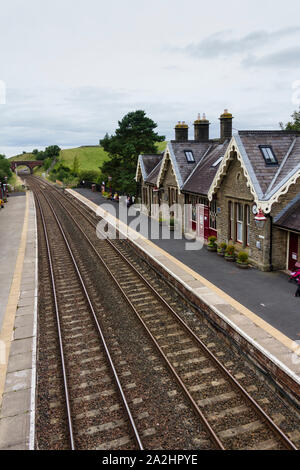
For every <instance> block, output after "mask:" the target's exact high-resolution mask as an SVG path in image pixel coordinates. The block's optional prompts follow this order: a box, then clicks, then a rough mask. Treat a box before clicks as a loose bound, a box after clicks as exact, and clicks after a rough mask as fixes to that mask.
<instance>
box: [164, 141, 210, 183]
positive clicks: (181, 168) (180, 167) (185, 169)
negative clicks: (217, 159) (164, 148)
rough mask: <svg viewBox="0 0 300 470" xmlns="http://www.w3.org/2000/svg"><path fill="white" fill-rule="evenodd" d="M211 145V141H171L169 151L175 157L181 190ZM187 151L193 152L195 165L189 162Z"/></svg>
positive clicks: (174, 161)
mask: <svg viewBox="0 0 300 470" xmlns="http://www.w3.org/2000/svg"><path fill="white" fill-rule="evenodd" d="M211 145H212V142H211V141H208V142H195V141H194V140H188V141H186V142H176V141H175V140H171V141H170V142H169V144H168V149H169V151H170V153H171V154H172V157H173V163H174V164H175V171H176V175H177V179H178V182H179V185H180V188H182V186H183V184H184V182H185V181H186V180H187V178H188V176H189V175H190V174H191V173H192V171H193V170H194V169H195V168H196V166H197V164H198V163H199V161H200V160H201V159H202V158H203V156H204V155H205V153H206V152H207V150H208V149H209V148H210V146H211ZM185 150H191V151H192V152H193V155H194V159H195V163H188V162H187V159H186V156H185V153H184V152H185Z"/></svg>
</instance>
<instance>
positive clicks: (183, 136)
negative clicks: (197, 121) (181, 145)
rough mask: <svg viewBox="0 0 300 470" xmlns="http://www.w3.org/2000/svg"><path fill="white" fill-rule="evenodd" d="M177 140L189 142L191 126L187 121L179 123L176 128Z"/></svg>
mask: <svg viewBox="0 0 300 470" xmlns="http://www.w3.org/2000/svg"><path fill="white" fill-rule="evenodd" d="M175 140H176V142H186V141H187V140H189V126H188V125H187V124H186V123H185V121H182V122H180V121H178V124H176V126H175Z"/></svg>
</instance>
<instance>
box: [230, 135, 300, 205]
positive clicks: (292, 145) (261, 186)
mask: <svg viewBox="0 0 300 470" xmlns="http://www.w3.org/2000/svg"><path fill="white" fill-rule="evenodd" d="M235 139H236V141H237V144H238V146H239V149H240V150H242V154H243V157H244V162H245V164H246V166H247V165H248V166H250V167H249V170H250V171H249V174H250V175H251V176H252V179H253V183H254V186H255V189H256V192H257V194H258V196H259V198H260V199H261V200H263V199H264V200H268V199H269V198H270V197H271V196H272V194H274V193H275V192H276V191H277V190H278V189H279V188H280V186H282V185H283V184H284V183H285V181H286V180H287V179H289V178H290V177H291V175H292V174H293V173H294V172H295V171H297V170H298V169H299V168H300V132H292V131H239V132H238V134H237V135H236V136H235ZM260 145H269V146H271V147H272V149H273V151H274V154H275V156H276V158H277V160H278V165H274V166H273V165H266V162H265V160H264V157H263V155H262V153H261V150H260V147H259V146H260Z"/></svg>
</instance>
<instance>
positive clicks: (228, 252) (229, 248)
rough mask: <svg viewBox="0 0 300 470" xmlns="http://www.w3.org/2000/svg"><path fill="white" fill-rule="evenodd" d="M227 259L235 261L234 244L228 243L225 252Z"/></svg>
mask: <svg viewBox="0 0 300 470" xmlns="http://www.w3.org/2000/svg"><path fill="white" fill-rule="evenodd" d="M225 259H226V261H234V260H235V253H234V246H233V245H228V246H227V248H226V252H225Z"/></svg>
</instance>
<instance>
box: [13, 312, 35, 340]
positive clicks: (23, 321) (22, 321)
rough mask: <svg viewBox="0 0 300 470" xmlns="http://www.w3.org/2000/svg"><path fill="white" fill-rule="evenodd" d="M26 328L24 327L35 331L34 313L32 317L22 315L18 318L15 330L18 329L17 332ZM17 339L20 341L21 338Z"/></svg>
mask: <svg viewBox="0 0 300 470" xmlns="http://www.w3.org/2000/svg"><path fill="white" fill-rule="evenodd" d="M22 327H23V328H24V327H30V328H32V329H33V318H32V313H31V315H30V314H27V315H20V316H18V317H16V320H15V328H16V331H17V329H18V328H22ZM16 339H20V338H16Z"/></svg>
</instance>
